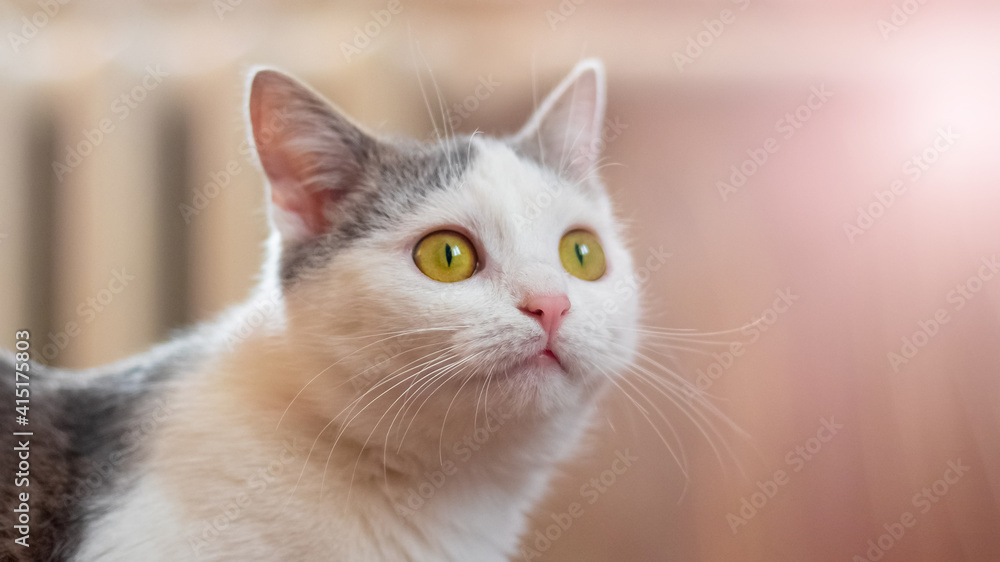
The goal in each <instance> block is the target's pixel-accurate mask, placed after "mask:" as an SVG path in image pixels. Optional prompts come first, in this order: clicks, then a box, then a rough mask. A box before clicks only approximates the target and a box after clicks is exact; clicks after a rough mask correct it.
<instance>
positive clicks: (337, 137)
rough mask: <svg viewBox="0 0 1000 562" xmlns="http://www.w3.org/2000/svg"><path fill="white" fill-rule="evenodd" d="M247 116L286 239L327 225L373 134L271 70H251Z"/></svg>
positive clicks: (358, 174) (355, 181)
mask: <svg viewBox="0 0 1000 562" xmlns="http://www.w3.org/2000/svg"><path fill="white" fill-rule="evenodd" d="M249 98H250V99H249V104H248V110H249V115H248V117H249V122H250V132H251V135H252V141H253V145H254V147H255V148H256V151H257V155H258V157H259V158H260V163H261V166H262V167H263V169H264V173H265V174H267V179H268V182H269V183H270V186H271V189H270V192H271V203H272V206H271V209H270V210H271V214H272V218H273V220H274V223H275V225H276V226H277V228H278V230H279V231H281V235H282V237H283V239H284V240H285V241H286V243H287V242H296V241H299V240H304V239H308V238H311V237H314V236H318V235H320V234H323V233H325V232H327V231H329V229H330V226H331V224H332V222H333V221H334V220H335V219H336V215H337V203H338V202H339V201H340V200H341V199H342V198H343V197H344V196H345V194H347V193H348V192H349V191H350V190H351V189H353V188H355V187H357V186H358V185H359V183H360V182H363V181H364V175H365V163H366V161H367V160H368V159H369V155H370V154H371V152H372V150H373V148H374V146H375V140H374V139H373V138H372V137H371V136H369V135H367V134H365V133H364V132H363V131H362V130H361V129H360V127H358V126H357V125H355V124H354V123H352V122H351V121H350V120H348V119H347V118H346V117H345V116H344V115H343V114H342V113H341V112H340V111H338V110H337V109H336V108H335V107H334V106H333V105H332V104H331V103H330V102H328V101H327V100H325V99H324V98H323V97H322V96H320V95H319V94H317V93H316V92H314V91H313V90H312V89H310V88H309V87H308V86H305V85H304V84H302V83H300V82H299V81H297V80H295V79H294V78H291V77H289V76H287V75H285V74H282V73H280V72H277V71H274V70H268V69H260V70H256V71H254V72H252V73H251V80H250V88H249Z"/></svg>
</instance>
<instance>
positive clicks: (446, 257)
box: [444, 244, 452, 267]
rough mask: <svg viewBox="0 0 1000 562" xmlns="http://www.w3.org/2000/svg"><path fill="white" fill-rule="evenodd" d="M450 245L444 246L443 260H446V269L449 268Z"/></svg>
mask: <svg viewBox="0 0 1000 562" xmlns="http://www.w3.org/2000/svg"><path fill="white" fill-rule="evenodd" d="M451 256H452V253H451V244H445V245H444V258H445V259H446V260H448V267H451Z"/></svg>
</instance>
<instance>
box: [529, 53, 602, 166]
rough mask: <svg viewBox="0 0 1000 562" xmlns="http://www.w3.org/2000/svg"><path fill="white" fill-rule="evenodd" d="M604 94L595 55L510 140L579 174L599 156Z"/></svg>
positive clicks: (536, 156) (546, 162)
mask: <svg viewBox="0 0 1000 562" xmlns="http://www.w3.org/2000/svg"><path fill="white" fill-rule="evenodd" d="M606 96H607V94H606V86H605V78H604V65H603V64H602V63H601V61H599V60H597V59H586V60H583V61H580V63H578V64H577V65H576V67H575V68H574V69H573V71H572V72H570V74H569V76H567V77H566V78H565V79H563V81H562V82H561V83H560V84H559V85H558V86H556V88H555V89H554V90H553V91H552V93H550V94H549V95H548V97H546V98H545V101H543V102H542V103H541V105H539V106H538V109H537V110H536V111H535V113H534V115H532V116H531V118H530V119H529V120H528V122H527V124H525V126H524V127H523V128H522V129H521V130H520V131H519V132H518V133H517V134H516V135H514V137H513V139H512V142H513V143H515V145H516V146H517V147H518V148H519V149H520V151H521V152H523V153H525V154H527V155H528V156H531V157H532V158H534V159H535V160H537V161H538V162H540V163H542V164H543V165H545V166H547V167H549V168H552V169H554V170H556V171H558V172H559V173H561V174H563V175H565V176H568V177H570V178H572V179H575V180H580V179H583V178H584V177H586V176H587V175H588V174H590V173H591V172H592V171H593V168H594V166H595V164H596V163H597V160H598V158H600V148H601V127H602V125H603V123H604V109H605V105H606V103H607V97H606Z"/></svg>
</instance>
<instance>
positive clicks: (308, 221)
mask: <svg viewBox="0 0 1000 562" xmlns="http://www.w3.org/2000/svg"><path fill="white" fill-rule="evenodd" d="M328 193H330V192H328V191H322V190H320V191H307V190H304V189H298V188H296V187H291V188H290V187H289V186H288V185H285V186H281V185H280V183H279V182H273V181H272V183H271V201H273V202H274V204H275V205H277V206H278V207H280V208H281V209H283V210H284V211H287V212H289V213H294V214H295V215H296V216H298V217H299V219H301V220H302V224H304V225H305V227H306V229H307V230H308V231H309V235H310V236H316V235H318V234H322V233H324V232H326V231H327V229H329V227H330V221H329V220H327V218H326V215H325V214H323V204H324V202H325V201H324V200H325V197H326V195H327V194H328Z"/></svg>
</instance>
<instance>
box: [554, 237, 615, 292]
mask: <svg viewBox="0 0 1000 562" xmlns="http://www.w3.org/2000/svg"><path fill="white" fill-rule="evenodd" d="M559 259H560V260H562V264H563V267H565V268H566V271H568V272H569V274H570V275H572V276H573V277H579V278H580V279H583V280H584V281H597V280H598V279H600V278H601V277H602V276H603V275H604V270H605V269H607V264H606V263H605V261H604V248H602V247H601V242H600V241H599V240H598V239H597V236H596V235H595V234H594V233H592V232H587V231H586V230H571V231H569V232H567V233H566V234H565V235H563V237H562V240H560V241H559Z"/></svg>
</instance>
